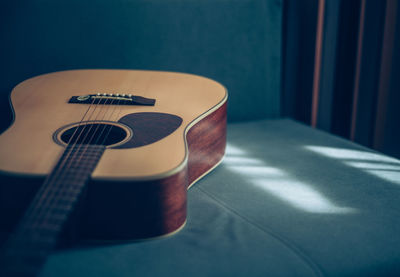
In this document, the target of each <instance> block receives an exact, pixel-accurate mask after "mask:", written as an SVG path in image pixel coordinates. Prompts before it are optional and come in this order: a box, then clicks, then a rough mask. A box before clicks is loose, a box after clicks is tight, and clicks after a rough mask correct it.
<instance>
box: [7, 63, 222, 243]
mask: <svg viewBox="0 0 400 277" xmlns="http://www.w3.org/2000/svg"><path fill="white" fill-rule="evenodd" d="M97 91H99V92H103V91H104V92H107V91H112V92H114V93H115V92H125V93H133V94H138V95H141V96H144V97H149V98H155V99H156V100H157V102H156V105H155V106H154V107H143V106H140V107H135V106H129V107H119V108H120V110H119V111H118V112H117V113H114V114H113V117H111V118H109V120H112V121H118V120H120V119H121V118H123V117H124V116H127V115H129V114H135V113H148V112H150V113H168V114H173V115H176V116H178V117H180V118H182V123H181V125H180V126H179V127H178V128H177V129H176V130H175V131H174V132H172V133H171V134H169V135H167V137H165V138H162V139H161V140H160V141H157V143H151V144H149V145H145V146H140V147H136V148H131V149H117V148H115V149H113V148H107V149H106V150H105V152H104V154H103V156H102V158H101V159H100V161H99V163H98V166H97V168H96V169H95V171H94V172H93V174H92V176H91V181H90V183H89V188H88V192H87V198H86V199H85V201H84V203H83V206H82V210H81V212H80V213H79V215H80V219H81V220H79V221H78V222H81V223H80V224H79V225H78V224H70V228H67V230H73V229H75V230H76V229H78V230H79V232H80V233H82V236H83V237H85V238H95V239H138V238H145V237H151V236H161V235H165V234H168V233H172V232H174V231H176V230H178V229H179V228H180V227H181V226H183V224H184V223H185V220H186V201H187V200H186V190H187V188H188V187H189V186H190V185H191V184H193V182H195V181H197V180H198V179H199V178H200V177H202V176H203V175H204V174H205V173H207V172H208V170H210V169H212V168H213V167H214V166H216V165H217V164H218V163H219V162H220V160H221V159H222V156H223V154H224V150H225V143H226V99H227V94H226V90H225V88H224V87H223V86H221V85H220V84H218V83H216V82H214V81H212V80H209V79H206V78H203V77H199V76H194V75H188V74H178V73H167V72H150V71H125V70H122V71H121V70H78V71H66V72H58V73H52V74H47V75H43V76H39V77H35V78H33V79H30V80H27V81H25V82H23V83H21V84H20V85H18V86H17V87H16V88H15V89H14V90H13V93H12V102H13V105H14V109H15V114H16V117H15V122H14V124H13V125H12V126H11V127H10V128H9V129H8V130H7V131H6V132H5V133H4V134H2V135H1V136H0V180H1V182H0V191H1V195H8V196H10V197H12V198H13V201H8V200H7V199H2V200H4V201H1V202H0V213H1V214H2V215H4V217H2V218H3V219H4V220H3V221H2V223H4V224H3V225H2V226H1V228H2V229H3V230H5V231H10V230H12V227H13V226H14V225H15V224H16V219H15V218H16V217H18V216H20V215H21V213H22V211H23V209H24V207H26V206H27V203H28V202H29V201H30V199H31V198H32V195H34V192H35V190H36V189H37V187H39V184H40V181H41V179H43V178H44V176H46V175H47V174H48V173H49V172H50V171H49V168H52V167H53V165H54V164H55V163H56V162H57V160H58V159H59V156H60V154H61V153H62V151H63V147H62V145H60V144H56V143H55V142H54V141H53V140H52V136H53V134H54V132H55V131H56V130H57V129H59V128H60V127H61V126H64V125H68V124H72V123H74V122H79V121H80V119H81V116H82V114H84V112H85V108H84V107H83V106H85V105H73V104H67V103H66V101H67V99H69V97H70V96H72V95H81V94H88V93H91V92H97ZM60 98H61V100H60ZM64 98H65V99H64ZM64 100H65V101H64ZM46 109H47V112H45V111H44V110H46ZM109 114H112V113H109ZM38 121H40V124H39V123H38ZM125 123H126V122H125ZM128 125H129V124H128ZM132 129H134V128H132ZM27 134H29V135H27ZM40 151H41V152H40ZM8 184H10V185H8ZM0 197H1V196H0ZM10 210H12V211H13V212H12V213H9V212H8V213H7V212H6V211H10ZM14 211H15V212H14Z"/></svg>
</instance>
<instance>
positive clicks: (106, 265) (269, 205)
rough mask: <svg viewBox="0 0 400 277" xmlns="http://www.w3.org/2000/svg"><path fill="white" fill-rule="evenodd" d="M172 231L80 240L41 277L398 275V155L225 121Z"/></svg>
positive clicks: (283, 128) (310, 133)
mask: <svg viewBox="0 0 400 277" xmlns="http://www.w3.org/2000/svg"><path fill="white" fill-rule="evenodd" d="M228 134H229V135H228V142H229V144H228V148H227V154H226V156H225V160H224V162H223V163H222V164H221V165H220V166H219V167H218V168H216V169H215V171H213V172H212V173H210V175H208V176H206V177H205V178H204V179H202V180H201V181H200V182H198V183H197V184H196V185H195V186H194V187H193V188H191V189H190V190H189V199H188V201H189V202H188V204H189V209H188V222H187V225H186V227H185V228H184V229H183V230H181V231H180V232H179V233H177V234H176V235H174V236H171V237H168V238H164V239H157V240H149V241H141V242H123V243H120V244H118V243H115V244H108V245H107V244H89V243H82V245H80V246H79V247H74V248H72V249H68V250H62V251H59V252H58V253H56V254H54V255H53V256H51V257H50V259H49V260H48V263H47V264H46V266H45V268H44V270H43V272H42V273H43V274H42V277H47V276H60V277H62V276H65V277H67V276H127V277H128V276H182V277H186V276H195V277H196V276H229V277H232V276H305V277H310V276H400V236H399V234H400V221H399V220H398V219H399V218H400V205H399V203H400V187H399V186H400V161H399V160H396V159H393V158H390V157H387V156H384V155H381V154H379V153H376V152H372V151H371V150H368V149H366V148H364V147H361V146H359V145H356V144H353V143H350V142H348V141H346V140H343V139H340V138H337V137H334V136H332V135H329V134H326V133H323V132H320V131H316V130H314V129H312V128H310V127H306V126H304V125H302V124H299V123H296V122H294V121H291V120H286V119H279V120H262V121H253V122H250V123H236V124H230V125H229V129H228Z"/></svg>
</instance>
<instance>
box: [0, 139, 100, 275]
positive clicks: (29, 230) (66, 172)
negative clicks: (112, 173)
mask: <svg viewBox="0 0 400 277" xmlns="http://www.w3.org/2000/svg"><path fill="white" fill-rule="evenodd" d="M104 150H105V146H103V145H74V146H68V147H67V148H66V149H65V151H64V153H63V155H62V156H61V158H60V160H59V161H58V163H57V165H56V166H55V167H54V169H53V171H52V172H51V174H50V175H48V176H47V178H46V180H45V181H44V183H43V185H42V186H41V187H40V189H39V191H38V192H37V193H36V195H35V197H34V199H33V201H32V202H31V204H30V206H29V208H28V210H27V212H26V213H25V215H24V216H23V218H22V220H21V221H20V223H19V225H18V226H17V228H16V230H15V232H14V233H13V234H12V235H11V236H10V238H9V240H8V241H6V243H5V245H4V249H3V251H2V253H1V256H0V257H1V260H0V276H36V275H37V274H38V272H39V271H40V269H41V266H42V265H43V264H44V262H45V260H46V258H47V256H48V255H49V254H50V252H51V251H52V250H53V249H54V248H55V247H56V245H57V243H58V240H59V237H60V234H61V232H62V230H63V227H64V226H65V224H66V222H67V220H68V219H69V217H70V215H71V213H72V212H73V210H74V209H75V208H76V206H77V205H76V204H77V203H78V202H79V200H80V199H81V198H82V196H83V194H84V191H85V187H86V184H87V183H88V180H89V178H90V175H91V173H92V172H93V170H94V168H95V167H96V165H97V163H98V161H99V160H100V158H101V156H102V154H103V152H104Z"/></svg>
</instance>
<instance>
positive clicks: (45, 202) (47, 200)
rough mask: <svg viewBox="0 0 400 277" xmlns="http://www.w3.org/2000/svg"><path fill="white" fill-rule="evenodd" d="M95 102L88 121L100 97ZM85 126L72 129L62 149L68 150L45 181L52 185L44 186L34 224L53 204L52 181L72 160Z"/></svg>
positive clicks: (53, 191)
mask: <svg viewBox="0 0 400 277" xmlns="http://www.w3.org/2000/svg"><path fill="white" fill-rule="evenodd" d="M95 102H96V100H93V101H92V103H93V104H94V109H93V110H92V111H91V113H90V115H89V117H88V119H87V120H86V122H87V121H90V119H91V118H92V116H93V115H94V114H95V112H96V109H97V108H98V105H99V104H100V102H101V99H99V101H97V103H95ZM89 108H90V107H89ZM100 112H101V111H100ZM84 116H85V115H84ZM83 119H84V117H83V118H82V119H81V123H82V122H83ZM82 126H83V128H81V127H82ZM79 128H81V130H80V132H79V134H78V135H76V133H77V132H78V131H79ZM86 128H87V124H82V125H81V124H79V125H78V126H77V127H76V129H75V130H74V134H73V135H72V136H71V137H70V139H69V141H68V144H67V147H66V150H64V151H68V152H67V153H66V155H65V156H64V157H63V160H61V161H60V163H59V164H58V165H56V166H57V168H56V171H55V172H54V173H53V174H51V175H50V176H49V177H50V178H49V180H47V182H46V183H50V182H53V185H52V186H46V187H48V191H47V192H46V194H43V196H42V200H43V201H41V205H39V206H38V211H37V213H36V214H35V217H33V218H32V220H33V222H32V223H34V224H35V225H37V224H39V223H40V222H39V221H38V218H40V216H42V214H43V213H44V212H45V211H46V209H45V208H46V207H49V206H50V205H51V204H53V203H52V199H53V198H54V197H55V196H56V192H57V190H56V189H55V187H56V186H55V184H56V183H54V182H57V178H60V176H62V175H63V173H64V172H65V170H64V169H65V167H64V165H65V163H67V162H70V161H71V160H72V159H70V158H71V156H72V155H73V154H74V153H73V151H72V149H73V148H74V147H75V146H76V144H77V142H78V141H79V139H80V137H81V135H82V134H83V133H84V132H85V129H86ZM89 131H90V129H89ZM71 143H72V147H70V148H69V149H68V147H69V146H70V145H71Z"/></svg>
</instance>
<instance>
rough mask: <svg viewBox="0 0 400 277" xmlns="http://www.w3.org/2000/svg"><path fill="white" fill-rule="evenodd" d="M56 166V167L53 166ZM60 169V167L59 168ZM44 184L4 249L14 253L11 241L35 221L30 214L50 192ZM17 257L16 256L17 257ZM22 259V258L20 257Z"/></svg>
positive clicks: (89, 107)
mask: <svg viewBox="0 0 400 277" xmlns="http://www.w3.org/2000/svg"><path fill="white" fill-rule="evenodd" d="M94 103H95V99H93V101H92V102H91V103H90V105H89V106H88V108H87V109H86V111H85V113H84V115H83V117H82V118H81V120H80V122H79V123H78V126H81V124H82V122H83V120H84V119H85V117H86V115H87V114H88V113H89V111H90V109H91V108H92V107H93V104H94ZM77 130H78V128H76V129H75V131H74V133H73V135H72V136H71V137H70V139H69V141H68V144H69V143H70V142H71V140H72V138H73V137H74V135H75V134H76V131H77ZM55 166H57V165H55ZM59 168H61V167H59ZM59 168H58V169H59ZM51 179H53V178H52V176H50V178H49V179H47V180H45V183H48V182H49V181H50V180H51ZM45 183H43V184H42V185H41V186H40V188H39V190H38V191H37V192H36V193H35V196H34V198H33V199H32V201H31V204H30V205H29V206H28V209H27V210H26V211H25V213H24V215H23V218H22V219H21V220H20V221H19V223H18V226H17V228H15V230H16V233H13V235H12V237H10V239H8V240H7V244H8V246H9V247H7V246H6V245H4V249H8V251H10V250H11V251H14V252H15V251H16V250H17V249H15V248H13V249H10V247H11V246H12V242H11V241H12V239H13V238H14V239H21V237H18V235H17V234H18V233H20V232H22V233H24V232H25V231H27V230H26V227H27V226H30V223H32V222H34V221H35V218H36V214H35V216H32V213H34V212H36V211H37V210H39V211H38V212H40V209H42V207H43V200H44V199H46V197H45V196H46V195H48V194H49V191H50V190H51V188H50V187H49V186H47V185H46V184H45ZM17 257H18V256H17ZM20 258H22V257H20Z"/></svg>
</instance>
